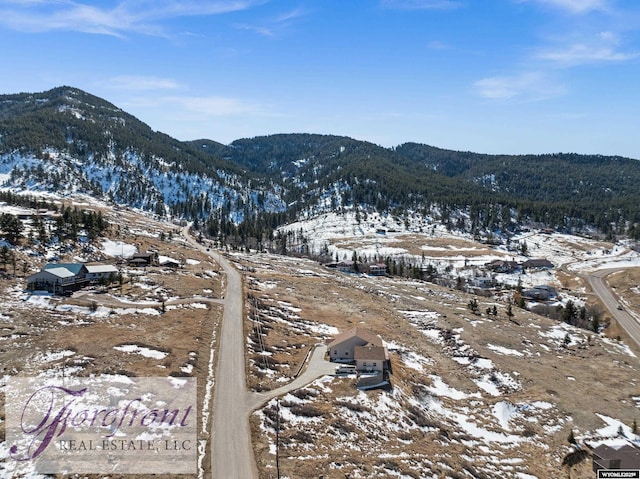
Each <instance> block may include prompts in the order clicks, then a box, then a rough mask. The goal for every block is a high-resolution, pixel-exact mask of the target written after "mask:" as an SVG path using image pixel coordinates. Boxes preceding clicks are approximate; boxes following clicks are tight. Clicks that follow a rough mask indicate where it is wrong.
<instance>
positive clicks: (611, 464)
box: [591, 441, 640, 472]
mask: <svg viewBox="0 0 640 479" xmlns="http://www.w3.org/2000/svg"><path fill="white" fill-rule="evenodd" d="M591 453H592V457H593V472H597V471H598V470H599V469H635V470H639V469H640V447H638V446H636V445H635V444H633V443H631V442H628V441H626V442H625V443H624V444H620V445H618V446H609V445H607V444H601V445H599V446H598V447H595V448H593V450H592V451H591Z"/></svg>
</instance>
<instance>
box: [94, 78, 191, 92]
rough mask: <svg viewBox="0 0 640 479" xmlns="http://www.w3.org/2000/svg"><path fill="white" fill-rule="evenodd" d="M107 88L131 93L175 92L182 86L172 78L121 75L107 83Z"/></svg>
mask: <svg viewBox="0 0 640 479" xmlns="http://www.w3.org/2000/svg"><path fill="white" fill-rule="evenodd" d="M105 86H107V87H108V88H111V89H114V90H131V91H152V90H173V89H178V88H181V85H180V84H179V83H178V82H177V81H175V80H173V79H171V78H159V77H154V76H136V75H121V76H117V77H113V78H110V79H109V80H107V81H106V82H105Z"/></svg>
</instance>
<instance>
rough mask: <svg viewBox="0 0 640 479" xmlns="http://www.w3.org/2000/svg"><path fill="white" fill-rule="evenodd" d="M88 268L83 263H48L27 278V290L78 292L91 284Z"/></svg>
mask: <svg viewBox="0 0 640 479" xmlns="http://www.w3.org/2000/svg"><path fill="white" fill-rule="evenodd" d="M87 272H88V271H87V267H86V266H85V265H84V264H82V263H48V264H46V265H45V266H44V268H43V269H42V270H41V271H40V272H38V273H35V274H32V275H31V276H29V277H28V278H27V289H29V290H31V291H34V290H38V291H48V292H50V293H57V294H61V293H64V292H66V291H77V290H78V289H80V288H82V287H83V286H86V285H87V284H89V279H88V278H87Z"/></svg>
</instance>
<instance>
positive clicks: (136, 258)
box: [128, 253, 158, 267]
mask: <svg viewBox="0 0 640 479" xmlns="http://www.w3.org/2000/svg"><path fill="white" fill-rule="evenodd" d="M128 263H129V264H130V265H132V266H139V267H145V266H157V265H158V253H136V254H134V255H133V256H132V257H131V258H129V261H128Z"/></svg>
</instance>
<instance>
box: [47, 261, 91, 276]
mask: <svg viewBox="0 0 640 479" xmlns="http://www.w3.org/2000/svg"><path fill="white" fill-rule="evenodd" d="M55 268H64V269H67V270H69V271H71V273H73V276H77V275H78V274H80V271H82V268H85V265H84V264H83V263H47V264H45V265H44V268H42V269H43V271H49V270H51V269H55Z"/></svg>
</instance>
